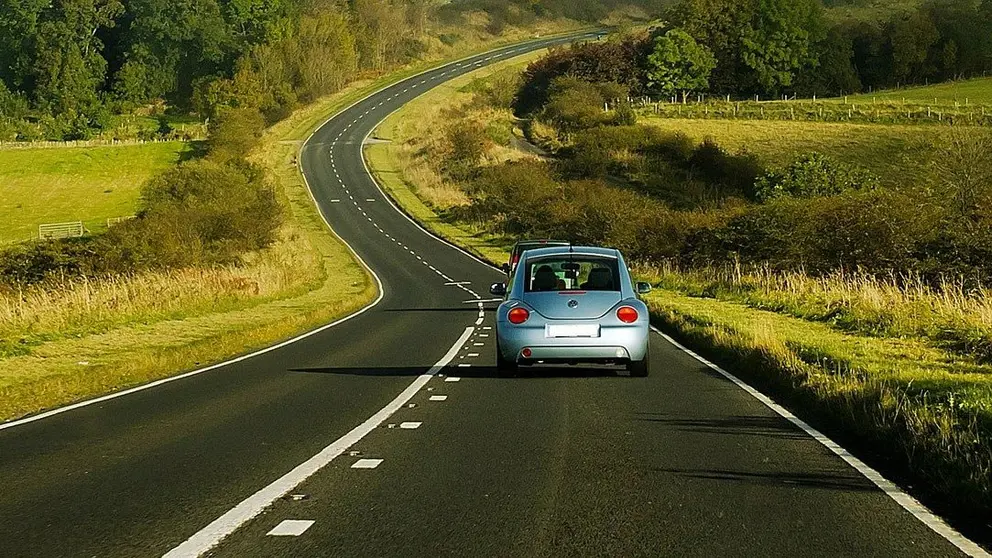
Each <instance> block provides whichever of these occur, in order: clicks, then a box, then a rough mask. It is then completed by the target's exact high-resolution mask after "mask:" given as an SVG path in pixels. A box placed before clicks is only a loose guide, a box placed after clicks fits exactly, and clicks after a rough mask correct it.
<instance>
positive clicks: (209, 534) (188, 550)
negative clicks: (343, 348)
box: [163, 327, 475, 558]
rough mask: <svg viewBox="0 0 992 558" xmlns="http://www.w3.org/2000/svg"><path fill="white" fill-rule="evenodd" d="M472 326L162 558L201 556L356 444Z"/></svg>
mask: <svg viewBox="0 0 992 558" xmlns="http://www.w3.org/2000/svg"><path fill="white" fill-rule="evenodd" d="M474 330H475V329H474V328H472V327H467V328H465V331H464V332H462V335H461V337H459V338H458V340H457V341H455V344H454V345H452V346H451V348H450V349H448V352H447V354H445V355H444V356H443V357H441V360H439V361H437V363H436V364H435V365H434V366H432V367H431V369H430V370H428V371H427V372H426V373H424V374H422V375H420V376H417V378H416V379H415V380H414V381H413V383H411V384H410V385H409V386H407V388H406V389H405V390H403V392H402V393H400V394H399V395H397V396H396V398H395V399H393V400H392V401H391V402H389V404H388V405H386V406H385V407H383V408H382V409H380V410H379V412H377V413H376V414H374V415H372V416H371V417H369V418H368V419H367V420H366V421H365V422H363V423H362V424H360V425H358V426H356V427H355V428H354V429H352V430H351V432H348V433H347V434H345V435H344V436H342V437H340V438H338V439H337V440H335V441H334V442H333V443H331V445H329V446H327V447H326V448H324V449H322V450H321V451H320V452H319V453H317V455H314V456H313V457H311V458H310V459H308V460H306V461H304V462H303V463H301V464H300V465H297V466H296V468H294V469H293V470H292V471H290V472H288V473H286V474H285V475H283V476H282V477H280V478H279V479H277V480H276V481H275V482H273V483H272V484H270V485H268V486H266V487H265V488H263V489H261V490H259V491H258V492H256V493H255V494H253V495H252V496H250V497H248V498H247V499H245V500H244V501H242V502H241V503H240V504H238V505H237V506H235V507H233V508H231V510H229V511H228V512H227V513H225V514H224V515H222V516H220V517H218V518H217V519H215V520H214V521H213V522H211V523H210V524H209V525H207V526H206V527H204V528H203V529H200V530H199V531H198V532H197V533H196V534H194V535H193V536H192V537H190V538H188V539H186V541H185V542H183V543H182V544H180V545H179V546H177V547H175V548H173V549H172V550H170V551H169V552H167V553H165V555H164V556H163V558H196V557H198V556H202V555H203V554H204V553H206V552H207V551H209V550H210V549H211V548H213V547H215V546H217V544H219V543H220V542H221V541H222V540H224V538H225V537H227V536H228V535H230V534H231V533H233V532H234V531H236V530H237V529H238V528H239V527H241V526H242V525H244V524H245V523H247V522H248V521H250V520H251V519H252V518H254V517H256V516H257V515H258V514H260V513H262V512H263V511H264V510H265V508H267V507H269V506H270V505H271V504H272V503H273V502H275V501H276V500H278V499H279V498H281V497H283V496H285V495H286V494H287V493H289V491H290V490H293V489H294V488H296V487H297V486H299V485H300V483H302V482H303V481H305V480H307V479H308V478H310V476H312V475H313V474H314V473H316V472H317V471H319V470H320V469H322V468H323V467H324V466H326V465H327V464H328V463H330V462H331V460H332V459H334V458H335V457H337V456H339V455H341V454H342V453H344V452H345V451H346V450H347V449H348V448H350V447H351V446H353V445H355V444H357V443H358V442H359V441H361V439H362V438H364V437H365V436H367V435H368V434H369V433H370V432H373V431H374V430H375V429H376V428H378V427H379V426H380V425H381V424H382V423H383V422H385V421H386V419H388V418H389V417H390V416H392V414H393V413H395V412H396V411H398V410H400V409H401V408H403V406H404V405H405V404H406V403H407V402H408V401H410V400H411V399H413V397H414V396H415V395H417V393H418V392H419V391H420V390H421V389H423V387H424V385H425V384H427V382H429V381H430V380H431V378H433V377H434V376H435V375H436V374H437V373H438V372H440V371H441V370H443V369H444V367H445V366H447V365H448V363H449V362H451V360H452V359H454V358H455V356H456V355H457V354H458V351H459V349H460V348H461V346H462V344H463V343H465V341H467V340H468V339H469V337H471V336H472V332H473V331H474Z"/></svg>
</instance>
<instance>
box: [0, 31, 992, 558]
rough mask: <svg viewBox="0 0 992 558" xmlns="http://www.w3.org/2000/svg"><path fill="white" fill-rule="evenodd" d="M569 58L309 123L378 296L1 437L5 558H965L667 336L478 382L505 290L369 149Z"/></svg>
mask: <svg viewBox="0 0 992 558" xmlns="http://www.w3.org/2000/svg"><path fill="white" fill-rule="evenodd" d="M574 39H575V37H574V36H573V37H568V38H557V39H544V40H538V41H532V42H530V43H526V44H521V45H515V46H512V47H507V48H503V49H500V50H496V51H493V52H491V53H487V54H484V55H480V56H476V57H473V58H469V59H466V60H463V61H461V62H459V63H455V64H451V65H448V66H444V67H442V68H439V69H436V70H433V71H430V72H427V73H425V74H422V75H419V76H416V77H413V78H411V79H408V80H406V81H404V82H402V83H399V84H397V85H394V86H392V87H389V88H387V89H385V90H383V91H381V92H379V93H377V94H375V95H373V96H371V97H369V98H367V99H365V100H364V101H362V102H360V103H358V104H356V105H355V106H353V107H351V108H349V109H347V110H345V111H344V112H342V113H341V114H339V115H337V116H336V117H334V118H333V119H331V120H330V121H328V122H327V123H326V124H325V125H324V126H323V127H321V128H320V130H319V131H318V132H317V133H316V134H315V135H314V136H313V137H312V138H311V139H310V140H309V141H308V142H307V143H306V145H305V147H304V150H303V153H302V158H301V163H302V168H303V172H304V174H305V176H306V177H307V179H308V182H309V184H310V186H311V190H312V193H313V195H314V199H315V201H316V203H317V205H318V207H319V208H320V210H321V212H322V213H323V215H324V216H325V218H326V219H327V221H328V222H329V223H331V224H332V225H333V227H334V230H335V231H336V232H337V234H339V235H340V236H341V237H342V238H343V239H344V240H345V241H347V242H348V244H349V245H351V246H352V247H353V248H354V250H355V251H356V252H357V253H358V254H359V255H360V256H361V258H362V259H363V260H364V261H365V262H366V263H367V264H368V266H369V267H370V268H371V269H373V270H374V271H375V273H376V275H377V278H378V280H379V281H380V282H381V286H382V292H383V297H382V298H381V300H379V301H378V302H377V304H376V305H375V306H373V307H372V308H370V309H368V310H367V311H365V312H363V313H361V314H360V315H358V316H355V317H353V318H352V319H349V320H346V321H344V322H342V323H339V324H337V325H335V326H333V327H330V328H326V329H324V330H322V331H318V332H315V333H313V334H312V335H309V336H307V337H305V338H302V339H299V340H297V341H295V342H293V343H290V344H287V345H285V346H282V347H279V348H276V349H274V350H271V351H268V352H265V353H263V354H259V355H257V356H254V357H252V358H248V359H245V360H241V361H239V362H235V363H231V364H228V365H226V366H223V367H220V368H217V369H215V370H211V371H209V372H206V373H202V374H197V375H193V376H190V377H186V378H183V379H181V380H177V381H174V382H170V383H166V384H163V385H159V386H156V387H154V388H152V389H148V390H144V391H140V392H137V393H133V394H129V395H127V396H124V397H118V398H114V399H109V400H106V401H102V402H99V403H97V404H93V405H88V406H84V407H81V408H78V409H73V410H71V411H69V412H65V413H62V414H57V415H55V416H51V417H47V418H45V419H43V420H38V421H34V422H29V423H26V424H18V425H16V426H13V427H8V428H4V429H0V479H3V483H2V493H0V557H4V558H9V557H20V556H31V557H33V556H44V557H57V556H111V557H114V556H162V555H169V556H195V555H198V554H200V553H203V552H206V551H208V549H209V552H210V554H211V555H217V556H238V557H240V556H421V555H423V556H436V555H441V554H444V555H453V556H552V555H553V556H570V555H601V556H681V555H686V556H717V555H719V556H763V555H773V554H774V555H795V556H800V555H802V556H806V555H810V556H812V555H822V556H836V555H862V556H869V555H870V556H896V555H898V556H955V555H961V554H962V552H961V550H959V548H958V547H956V546H954V544H952V543H951V542H950V541H949V540H948V539H947V538H945V537H944V536H942V535H941V534H938V533H937V532H936V531H935V530H934V529H932V528H931V527H930V526H928V525H927V524H926V523H924V521H922V520H921V519H919V518H918V517H917V516H914V514H912V513H910V512H909V511H907V509H906V508H904V507H902V506H900V504H898V503H897V502H896V500H895V499H893V498H892V497H890V496H889V495H887V494H886V493H885V492H883V491H882V490H880V489H879V488H878V486H876V484H874V483H873V482H872V481H870V480H868V479H867V478H866V477H865V476H864V475H863V474H862V473H860V472H858V471H857V470H856V469H855V468H853V467H852V466H851V465H849V463H848V462H847V461H845V460H843V459H841V458H840V457H838V456H837V454H836V453H834V452H832V451H831V450H830V449H828V448H827V447H826V446H825V445H824V444H822V443H821V442H820V441H817V440H816V439H814V438H813V437H811V436H810V435H809V434H807V433H806V432H804V431H803V430H801V429H800V428H799V427H797V426H796V424H795V423H794V422H791V421H789V420H787V419H786V418H783V416H781V415H780V414H778V413H777V412H775V411H774V410H773V409H771V408H770V407H769V406H767V405H766V404H765V403H763V402H762V401H760V400H759V399H758V398H756V397H755V396H754V395H752V394H751V393H749V392H747V391H745V390H744V389H742V387H741V386H739V385H738V384H736V383H735V382H733V381H732V380H731V379H728V378H727V377H726V376H724V375H723V374H721V373H720V372H719V371H717V370H715V369H714V368H712V367H709V366H707V365H706V364H704V363H702V362H701V361H700V360H697V359H696V358H694V357H693V356H692V355H691V354H689V353H687V352H685V351H683V350H681V349H680V348H678V347H677V346H675V345H674V344H672V343H671V342H669V341H667V340H666V339H665V338H663V337H661V336H658V337H656V338H655V339H654V341H653V346H652V352H653V354H652V361H653V365H654V370H653V372H652V376H651V377H649V378H644V379H633V378H629V377H621V376H617V375H616V374H614V373H606V372H594V371H593V372H591V371H585V372H582V371H567V372H566V373H564V374H563V373H561V371H560V370H558V371H554V372H550V371H549V372H544V373H539V374H538V375H536V376H535V377H531V378H521V379H497V378H496V377H495V374H494V372H493V370H492V368H491V366H492V364H493V362H494V355H493V350H494V349H493V342H492V331H491V329H490V328H491V327H492V325H493V324H492V315H491V313H489V312H484V311H482V309H481V308H482V306H481V305H480V304H478V303H477V302H476V301H477V300H479V298H480V297H486V298H488V295H487V294H486V291H487V286H488V284H489V283H491V282H492V281H494V280H497V279H499V277H500V275H499V273H498V272H496V271H494V270H492V269H491V268H489V267H487V266H485V265H483V264H481V263H480V262H478V261H476V260H474V259H473V258H471V257H469V256H467V255H465V254H464V253H462V252H460V251H458V250H457V249H455V248H453V247H451V246H448V245H447V244H444V243H442V242H440V241H438V240H436V239H435V238H433V237H431V236H430V235H428V234H426V233H425V232H424V231H422V230H421V229H419V228H418V227H417V226H416V225H415V224H413V223H412V222H411V221H410V220H408V219H407V218H405V217H404V216H402V214H400V213H399V212H398V210H396V209H395V208H394V207H393V206H392V205H391V204H390V202H389V201H388V200H387V199H384V197H383V194H382V192H381V191H380V190H379V189H378V188H377V187H376V185H375V183H374V182H373V181H372V180H371V178H370V176H369V174H368V172H367V170H366V169H365V166H364V164H363V161H362V156H361V150H362V143H363V141H364V140H365V138H366V137H367V136H368V134H369V133H370V132H371V131H372V130H373V129H374V127H375V126H376V125H377V123H378V122H380V121H381V120H382V119H383V118H385V117H386V116H387V115H388V114H389V113H390V112H392V111H393V110H395V109H396V108H398V107H400V106H402V105H403V104H404V103H406V102H408V101H410V100H411V99H413V98H414V97H416V96H418V95H420V94H421V93H423V92H424V91H425V90H427V89H429V88H431V87H433V86H435V85H437V84H438V83H441V82H443V81H445V80H446V79H450V78H452V77H455V76H457V75H460V74H464V73H466V72H468V71H471V70H473V69H475V68H478V67H480V66H482V65H485V64H488V63H491V62H495V61H498V60H502V59H505V58H508V57H512V56H514V55H517V54H519V53H521V52H524V51H527V50H532V49H537V48H543V47H546V46H548V45H550V44H553V43H556V42H566V41H569V40H574ZM883 485H884V483H883ZM895 496H896V497H900V495H899V493H896V494H895ZM910 507H911V506H910ZM917 515H920V514H917ZM922 517H923V519H924V520H926V519H927V518H926V517H925V515H923V516H922ZM935 527H936V528H937V529H943V528H942V527H941V526H940V524H939V523H938V524H935ZM278 533H282V535H281V536H280V535H279V534H278ZM945 534H947V535H948V536H950V537H951V538H953V535H954V534H953V532H949V531H947V532H946V533H945ZM956 542H957V544H958V545H959V546H960V547H961V548H964V549H966V550H967V549H969V548H970V549H971V550H972V552H973V553H976V554H977V553H979V552H980V551H978V550H976V549H975V548H973V547H969V546H968V545H969V543H968V541H966V540H963V539H956Z"/></svg>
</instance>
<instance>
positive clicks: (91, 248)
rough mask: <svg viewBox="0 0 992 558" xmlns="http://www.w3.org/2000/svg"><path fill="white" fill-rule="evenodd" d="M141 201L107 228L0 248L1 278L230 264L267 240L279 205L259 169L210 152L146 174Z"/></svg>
mask: <svg viewBox="0 0 992 558" xmlns="http://www.w3.org/2000/svg"><path fill="white" fill-rule="evenodd" d="M142 201H143V205H144V209H143V210H142V211H141V212H140V213H139V214H138V216H137V217H136V218H135V219H132V220H129V221H125V222H123V223H121V224H118V225H116V226H114V227H112V228H111V229H110V230H108V231H107V232H106V233H103V234H101V235H98V236H95V237H92V238H83V239H76V240H71V241H47V242H36V243H33V244H29V245H25V246H18V247H15V248H12V249H10V250H7V251H5V252H2V253H0V280H3V281H4V282H7V283H19V284H30V283H37V282H40V281H44V280H46V279H49V278H52V277H58V276H63V275H65V276H78V275H86V276H100V275H105V274H120V273H131V272H134V271H138V270H141V269H150V268H154V269H161V268H176V267H189V266H195V265H213V264H229V263H234V262H236V261H237V260H238V257H239V256H240V255H241V254H243V253H245V252H248V251H252V250H259V249H262V248H265V247H266V246H268V245H270V244H271V243H272V242H273V241H274V240H275V237H276V232H277V230H278V227H279V224H280V222H281V208H280V206H279V203H278V201H277V200H276V197H275V194H274V192H273V190H272V188H271V187H270V186H269V184H268V183H267V182H266V181H265V179H264V176H263V175H262V173H261V171H259V170H258V169H255V168H253V167H250V166H247V165H244V164H239V165H222V164H219V163H216V162H214V161H210V160H196V161H191V162H187V163H183V164H181V165H179V166H178V167H176V168H174V169H172V170H169V171H168V172H166V173H165V174H163V175H161V176H159V177H157V178H155V179H153V180H152V181H151V182H150V183H149V184H148V185H147V186H146V187H145V189H144V191H143V194H142Z"/></svg>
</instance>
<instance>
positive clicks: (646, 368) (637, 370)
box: [627, 347, 651, 378]
mask: <svg viewBox="0 0 992 558" xmlns="http://www.w3.org/2000/svg"><path fill="white" fill-rule="evenodd" d="M627 370H629V371H630V375H631V376H633V377H635V378H645V377H647V375H648V373H649V372H650V371H651V348H650V347H648V350H647V351H646V352H645V353H644V360H632V361H630V364H628V365H627Z"/></svg>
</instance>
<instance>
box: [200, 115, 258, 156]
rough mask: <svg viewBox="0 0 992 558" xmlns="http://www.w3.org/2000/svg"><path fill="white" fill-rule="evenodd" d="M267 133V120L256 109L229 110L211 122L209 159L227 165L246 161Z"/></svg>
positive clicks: (208, 146) (208, 143)
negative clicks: (232, 162)
mask: <svg viewBox="0 0 992 558" xmlns="http://www.w3.org/2000/svg"><path fill="white" fill-rule="evenodd" d="M263 131H265V118H264V117H263V116H262V113H260V112H259V111H258V109H257V108H254V107H242V108H232V109H227V110H225V111H224V112H222V113H220V114H219V115H218V116H217V117H216V118H214V119H213V120H212V121H211V122H210V138H209V139H208V140H207V149H208V153H209V157H210V158H211V159H213V160H215V161H218V162H221V163H226V162H230V161H238V160H241V159H244V157H245V155H247V154H248V152H249V151H251V149H252V148H253V147H255V146H256V145H257V144H258V141H259V139H260V138H261V137H262V132H263Z"/></svg>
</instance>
